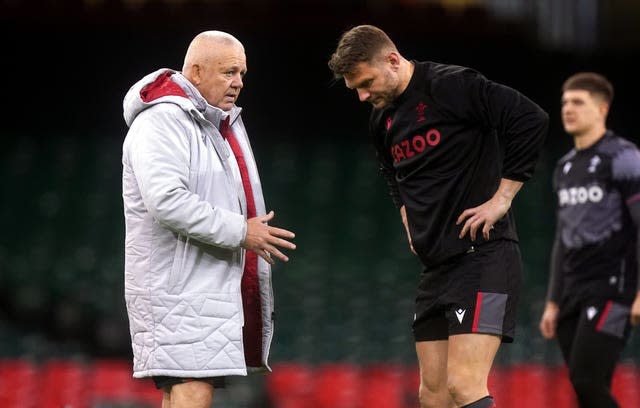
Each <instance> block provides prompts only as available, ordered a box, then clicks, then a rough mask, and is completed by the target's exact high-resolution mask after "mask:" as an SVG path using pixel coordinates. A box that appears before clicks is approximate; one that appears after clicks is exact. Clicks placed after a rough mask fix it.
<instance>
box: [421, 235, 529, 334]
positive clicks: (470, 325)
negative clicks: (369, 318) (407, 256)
mask: <svg viewBox="0 0 640 408" xmlns="http://www.w3.org/2000/svg"><path fill="white" fill-rule="evenodd" d="M522 272H523V268H522V258H521V255H520V248H519V246H518V243H517V242H514V241H511V240H505V239H500V240H495V241H490V242H486V243H483V244H482V245H480V246H475V247H472V248H471V249H470V250H469V251H467V253H465V254H461V255H457V256H454V257H451V258H450V259H448V260H446V261H444V262H442V263H440V264H438V265H436V266H433V267H430V268H428V269H425V271H424V272H423V273H422V275H421V277H420V283H419V285H418V290H417V295H416V302H415V317H414V322H413V337H414V339H415V341H416V342H418V341H433V340H446V339H448V338H449V336H451V335H455V334H465V333H485V334H495V335H498V336H501V337H502V342H504V343H511V342H512V341H513V336H514V333H515V325H516V306H517V303H518V296H519V294H520V287H521V285H522Z"/></svg>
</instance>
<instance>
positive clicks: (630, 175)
mask: <svg viewBox="0 0 640 408" xmlns="http://www.w3.org/2000/svg"><path fill="white" fill-rule="evenodd" d="M611 178H612V180H613V183H614V186H615V188H616V189H617V190H618V191H619V192H620V195H621V196H622V199H623V200H624V202H625V204H626V206H627V211H628V212H629V215H630V217H631V220H632V221H633V224H634V226H635V229H636V232H635V233H636V256H637V259H638V262H639V263H640V150H638V148H637V147H635V146H629V145H628V146H626V147H625V148H624V149H623V150H622V151H620V152H618V153H617V154H616V155H615V157H614V158H613V160H612V162H611ZM638 273H639V274H640V264H639V265H638ZM639 278H640V276H639ZM636 289H637V290H636V298H635V301H634V302H633V304H632V305H631V317H630V319H631V323H632V324H633V325H637V324H640V279H639V280H638V286H637V288H636Z"/></svg>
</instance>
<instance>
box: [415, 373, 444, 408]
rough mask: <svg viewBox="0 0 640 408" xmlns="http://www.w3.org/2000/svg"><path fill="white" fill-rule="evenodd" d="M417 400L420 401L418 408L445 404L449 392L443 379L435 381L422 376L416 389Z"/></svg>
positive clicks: (437, 406)
mask: <svg viewBox="0 0 640 408" xmlns="http://www.w3.org/2000/svg"><path fill="white" fill-rule="evenodd" d="M418 400H419V401H420V408H439V407H444V406H449V405H445V404H447V403H446V401H448V400H449V392H448V390H447V384H446V382H445V381H444V380H443V381H437V380H433V379H425V378H423V379H422V380H421V381H420V388H419V390H418Z"/></svg>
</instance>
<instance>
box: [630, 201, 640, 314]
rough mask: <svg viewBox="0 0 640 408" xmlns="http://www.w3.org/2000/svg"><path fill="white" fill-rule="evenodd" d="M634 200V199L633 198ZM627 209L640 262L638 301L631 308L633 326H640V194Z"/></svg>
mask: <svg viewBox="0 0 640 408" xmlns="http://www.w3.org/2000/svg"><path fill="white" fill-rule="evenodd" d="M632 199H633V197H632ZM627 208H628V209H629V214H631V219H632V220H633V224H634V225H635V228H636V258H637V261H638V286H637V291H636V299H635V300H634V302H633V305H632V306H631V324H632V325H634V326H636V325H638V324H640V194H639V195H638V197H637V199H635V200H633V201H632V202H629V200H627Z"/></svg>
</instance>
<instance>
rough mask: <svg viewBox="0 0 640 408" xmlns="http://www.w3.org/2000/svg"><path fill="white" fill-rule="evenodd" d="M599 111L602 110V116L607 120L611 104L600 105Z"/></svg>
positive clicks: (603, 103)
mask: <svg viewBox="0 0 640 408" xmlns="http://www.w3.org/2000/svg"><path fill="white" fill-rule="evenodd" d="M598 109H599V110H600V114H601V115H602V117H603V118H606V117H607V115H608V114H609V104H608V103H606V102H602V103H600V104H599V107H598Z"/></svg>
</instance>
